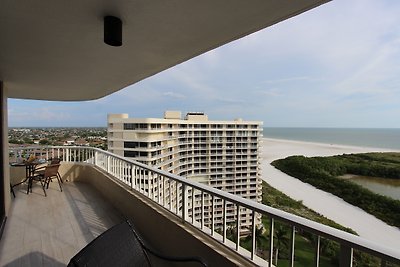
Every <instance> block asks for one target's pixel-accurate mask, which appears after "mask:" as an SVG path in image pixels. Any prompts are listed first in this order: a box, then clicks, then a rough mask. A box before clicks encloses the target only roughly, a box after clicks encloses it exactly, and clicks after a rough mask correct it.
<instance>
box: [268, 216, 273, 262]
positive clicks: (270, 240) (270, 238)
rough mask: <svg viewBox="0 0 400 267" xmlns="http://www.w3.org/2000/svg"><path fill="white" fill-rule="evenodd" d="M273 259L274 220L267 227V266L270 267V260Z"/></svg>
mask: <svg viewBox="0 0 400 267" xmlns="http://www.w3.org/2000/svg"><path fill="white" fill-rule="evenodd" d="M273 258H274V218H271V220H270V226H269V262H268V266H269V267H271V266H272V260H273Z"/></svg>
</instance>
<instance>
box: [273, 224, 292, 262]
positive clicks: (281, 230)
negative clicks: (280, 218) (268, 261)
mask: <svg viewBox="0 0 400 267" xmlns="http://www.w3.org/2000/svg"><path fill="white" fill-rule="evenodd" d="M287 234H288V228H287V227H284V226H283V225H281V224H277V225H276V228H275V231H274V241H275V242H274V243H275V244H274V247H275V266H277V265H278V258H279V251H280V250H281V249H287V248H288V245H289V238H288V236H287Z"/></svg>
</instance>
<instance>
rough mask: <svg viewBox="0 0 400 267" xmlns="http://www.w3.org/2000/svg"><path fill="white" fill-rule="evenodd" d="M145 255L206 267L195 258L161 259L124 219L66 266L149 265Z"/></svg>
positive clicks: (169, 257)
mask: <svg viewBox="0 0 400 267" xmlns="http://www.w3.org/2000/svg"><path fill="white" fill-rule="evenodd" d="M149 254H151V255H154V256H156V257H157V258H160V259H162V260H165V261H169V262H194V263H196V264H197V265H198V266H207V264H206V263H205V262H204V261H203V260H202V259H201V258H199V257H172V256H164V255H161V254H160V253H158V252H156V251H155V250H154V249H152V248H150V247H149V246H148V245H147V244H146V243H145V242H144V241H143V239H142V238H141V237H140V236H139V234H138V233H137V232H136V230H135V229H134V227H133V225H132V223H131V222H130V221H129V220H126V221H124V222H122V223H120V224H117V225H115V226H113V227H112V228H110V229H108V230H107V231H105V232H104V233H102V234H101V235H100V236H98V237H97V238H96V239H94V240H93V241H92V242H90V243H89V244H88V245H87V246H86V247H84V248H83V249H82V250H81V251H80V252H78V254H76V255H75V256H74V257H73V258H72V259H71V260H70V262H69V264H68V267H83V266H85V267H92V266H93V267H94V266H97V267H108V266H121V267H124V266H143V267H146V266H152V265H151V261H150V258H149Z"/></svg>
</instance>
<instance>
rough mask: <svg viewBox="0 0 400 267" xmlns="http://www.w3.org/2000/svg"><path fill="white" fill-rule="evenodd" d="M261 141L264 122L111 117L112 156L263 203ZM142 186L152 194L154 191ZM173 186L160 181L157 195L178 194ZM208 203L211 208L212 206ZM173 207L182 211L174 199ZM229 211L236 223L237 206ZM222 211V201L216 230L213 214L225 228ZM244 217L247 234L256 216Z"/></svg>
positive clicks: (172, 114)
mask: <svg viewBox="0 0 400 267" xmlns="http://www.w3.org/2000/svg"><path fill="white" fill-rule="evenodd" d="M261 137H262V122H258V121H243V120H241V119H236V120H234V121H210V120H208V117H207V115H205V114H204V113H199V112H190V113H187V114H186V116H185V118H182V116H181V112H179V111H166V112H165V114H164V118H129V117H128V114H109V115H108V150H109V151H110V152H112V153H115V154H118V155H121V156H124V157H128V158H132V159H134V160H136V161H139V162H142V163H145V164H148V165H152V166H154V167H157V168H160V169H162V170H165V171H168V172H171V173H173V174H176V175H179V176H182V177H185V178H187V179H194V180H196V181H198V182H201V183H204V184H207V185H210V186H212V187H214V188H217V189H221V190H223V191H226V192H229V193H232V194H235V195H239V196H241V197H244V198H247V199H250V200H253V201H257V202H261V189H262V188H261V187H262V185H261V172H260V145H261ZM155 179H156V178H155ZM142 186H143V187H145V188H143V189H144V190H150V189H149V186H150V185H142ZM162 186H164V187H165V188H168V189H165V188H164V189H162V188H160V187H162ZM173 186H174V185H172V187H171V185H169V184H168V185H167V184H164V185H160V183H159V182H157V181H154V182H153V184H152V188H151V190H152V191H153V193H154V191H155V192H156V194H159V195H160V194H163V192H165V191H163V190H173V191H176V189H175V188H173ZM172 193H173V192H172ZM189 195H191V196H192V195H195V194H189ZM206 201H208V202H209V203H210V206H211V200H210V199H207V200H206ZM171 203H172V206H175V208H176V203H174V200H173V199H171ZM179 205H181V204H178V206H179ZM190 208H192V207H190ZM194 208H195V212H197V209H196V207H194ZM226 208H227V209H228V211H229V210H230V211H231V212H229V213H228V216H227V218H226V219H227V221H228V222H230V221H231V222H233V221H235V220H236V215H235V214H236V213H235V207H234V205H233V204H232V203H230V204H229V203H228V204H227V206H226ZM221 210H222V200H217V201H214V206H213V207H212V208H211V207H209V209H208V215H206V222H205V223H206V224H208V225H209V224H210V218H211V214H210V212H214V216H213V220H214V223H215V225H216V226H217V227H218V225H219V224H220V223H222V218H221V216H218V214H222V212H219V211H221ZM240 214H241V215H240V217H241V218H240V221H241V223H240V225H241V226H242V227H241V228H242V230H245V229H248V226H249V225H250V222H251V216H252V215H251V213H250V212H248V211H246V210H243V211H241V213H240ZM258 220H260V218H258Z"/></svg>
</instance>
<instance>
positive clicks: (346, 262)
mask: <svg viewBox="0 0 400 267" xmlns="http://www.w3.org/2000/svg"><path fill="white" fill-rule="evenodd" d="M339 266H340V267H352V266H353V248H351V247H350V246H348V245H345V244H340V254H339Z"/></svg>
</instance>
